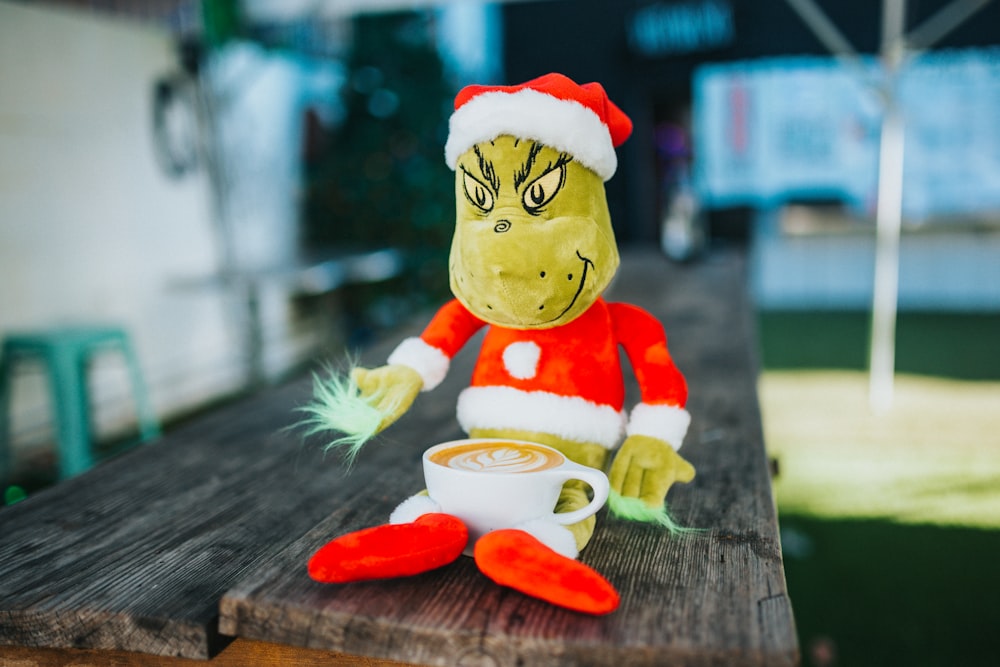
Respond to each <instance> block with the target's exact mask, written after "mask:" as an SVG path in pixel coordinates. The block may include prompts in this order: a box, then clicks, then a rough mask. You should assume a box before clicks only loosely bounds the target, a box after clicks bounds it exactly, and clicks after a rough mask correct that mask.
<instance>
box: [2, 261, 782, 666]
mask: <svg viewBox="0 0 1000 667" xmlns="http://www.w3.org/2000/svg"><path fill="white" fill-rule="evenodd" d="M745 274H746V262H745V257H744V254H743V252H742V251H741V250H740V249H723V250H716V251H714V252H713V253H712V254H710V255H709V256H708V257H707V258H705V259H704V260H703V261H701V262H698V263H694V264H690V265H684V266H678V265H672V264H670V263H668V262H667V261H666V260H664V259H663V258H662V257H661V256H659V255H658V254H657V253H655V252H654V251H632V252H623V262H622V268H621V270H620V273H619V276H618V278H617V279H616V282H615V283H614V285H613V286H612V288H611V290H610V291H609V293H608V297H609V299H613V300H621V301H631V302H633V303H636V304H638V305H641V306H644V307H646V308H648V309H649V310H651V311H652V312H653V313H654V314H656V315H657V316H658V317H660V318H661V320H662V321H663V322H664V324H665V326H666V329H667V335H668V337H669V341H670V348H671V351H672V353H673V355H674V357H675V359H676V360H677V363H678V365H679V366H680V368H681V369H682V370H683V371H684V372H685V374H686V375H687V378H688V383H689V385H690V389H691V394H690V400H689V403H688V408H689V410H690V412H691V414H692V415H693V423H692V426H691V430H690V432H689V435H688V439H687V441H686V444H685V447H684V450H683V451H684V453H685V454H686V456H687V457H688V458H689V459H690V460H691V461H692V462H693V463H694V464H695V466H696V467H697V469H698V476H697V478H696V479H695V481H694V482H692V483H691V484H688V485H679V486H677V487H675V489H674V490H672V491H671V494H670V497H669V500H670V502H671V507H672V509H673V510H674V512H675V514H676V516H677V518H678V519H679V520H680V521H681V522H682V523H683V524H685V525H688V526H692V527H698V528H703V529H705V530H704V531H703V532H701V533H697V534H694V535H691V536H686V537H681V538H671V537H669V536H668V534H667V533H666V532H664V531H662V530H660V529H657V528H654V527H650V526H645V525H638V524H634V523H627V522H623V521H618V520H614V519H611V518H610V517H608V516H607V515H606V513H605V512H603V511H602V512H601V514H600V515H599V520H598V529H597V532H596V533H595V536H594V539H593V541H592V542H591V544H590V545H589V546H588V548H587V549H586V550H585V551H584V553H583V556H582V558H583V560H584V561H585V562H587V563H589V564H590V565H592V566H593V567H595V568H596V569H597V570H599V571H600V572H602V573H604V574H605V575H606V576H607V577H608V578H609V579H610V580H611V582H612V583H614V584H615V586H616V587H617V588H618V590H619V591H620V592H621V594H622V606H621V608H620V609H619V610H618V611H616V612H615V613H613V614H611V615H609V616H604V617H591V616H584V615H580V614H576V613H573V612H569V611H565V610H562V609H558V608H556V607H553V606H550V605H547V604H545V603H542V602H539V601H537V600H534V599H531V598H528V597H525V596H523V595H521V594H519V593H516V592H514V591H512V590H509V589H504V588H500V587H498V586H496V585H495V584H493V583H491V582H490V581H488V580H487V579H486V578H485V577H483V576H482V575H480V574H479V573H478V572H477V571H476V569H475V566H474V565H473V564H472V563H471V561H470V560H469V559H464V558H463V559H460V561H459V562H457V563H454V564H452V565H450V566H448V567H445V568H442V569H440V570H437V571H435V572H431V573H427V574H424V575H420V576H417V577H413V578H410V579H403V580H393V581H381V582H368V583H358V584H351V585H346V586H328V585H320V584H316V583H314V582H312V581H311V580H310V579H309V578H308V576H307V575H306V572H305V563H306V560H307V558H308V556H309V554H310V553H311V552H312V551H313V550H314V549H316V548H317V547H319V546H320V545H322V544H323V543H324V542H325V541H326V540H328V539H330V538H331V537H333V536H335V535H338V534H342V533H344V532H346V531H349V530H353V529H356V528H361V527H365V526H369V525H374V524H377V523H382V522H384V521H385V519H386V517H387V516H388V514H389V512H390V511H391V510H392V508H393V507H394V506H395V504H396V503H398V502H399V501H400V500H401V499H403V498H405V497H406V496H408V495H409V494H410V493H412V492H414V491H416V490H419V489H420V488H421V486H422V475H421V470H420V465H419V460H420V454H421V452H422V451H423V449H424V448H426V447H427V446H429V445H430V444H433V443H435V442H439V441H442V440H446V439H451V438H454V437H459V436H460V435H461V433H460V431H459V429H458V427H457V425H456V422H455V418H454V408H455V398H456V395H457V393H458V392H459V390H460V389H461V388H462V387H463V386H464V384H465V382H466V381H467V379H468V374H469V369H470V368H471V365H472V363H473V360H474V356H473V355H474V350H472V349H467V350H464V351H463V352H462V353H461V354H460V355H459V356H458V357H457V358H456V359H455V361H454V363H453V368H452V372H451V373H450V375H449V377H448V378H447V379H446V380H445V382H444V383H443V384H442V385H441V386H440V387H438V388H437V389H436V390H434V391H433V392H430V393H427V394H423V395H421V397H420V398H419V399H418V403H417V404H416V406H415V409H414V410H413V411H412V412H411V413H410V414H408V415H407V416H406V417H404V418H403V420H402V421H401V422H400V423H398V424H397V425H395V426H394V427H393V428H392V429H391V430H390V431H389V432H388V433H386V434H385V435H384V436H383V437H382V438H381V439H380V440H379V441H378V442H375V443H373V444H371V445H369V446H368V448H367V449H366V450H365V451H363V452H362V454H361V456H360V457H359V459H358V461H357V463H356V465H355V467H354V469H353V470H352V471H351V473H350V474H346V473H345V471H344V470H343V468H342V466H341V465H340V462H339V461H338V460H337V459H335V458H333V457H324V455H323V453H322V451H321V449H320V447H319V443H318V442H316V441H306V442H303V441H302V439H301V437H300V435H299V434H297V433H296V432H294V431H289V430H287V429H286V427H288V426H289V425H291V424H293V423H294V422H295V421H296V419H297V416H296V413H295V408H296V407H297V406H300V405H302V404H304V403H305V402H306V401H307V400H308V398H309V396H310V393H311V379H310V378H302V379H300V380H298V381H294V382H291V383H289V384H286V385H283V386H280V387H277V388H271V389H267V390H264V391H262V392H260V393H258V394H256V395H255V396H253V397H251V398H249V399H246V400H243V401H241V402H239V403H236V404H232V405H229V406H225V407H222V408H220V409H218V410H217V411H214V412H213V413H211V414H209V415H207V416H205V417H203V418H200V419H198V420H197V421H195V422H191V423H188V424H186V425H184V426H182V427H179V428H177V429H176V430H174V431H172V432H171V433H169V434H168V435H166V436H165V437H164V438H162V439H161V440H160V441H159V442H157V443H154V444H153V445H151V446H148V447H145V448H141V449H137V450H133V451H131V452H129V453H127V454H125V455H123V456H121V457H120V458H117V459H114V460H111V461H109V462H106V463H104V464H102V465H100V466H98V467H96V468H95V469H93V470H91V471H90V472H88V473H87V474H85V475H82V476H80V477H78V478H75V479H72V480H70V481H67V482H65V483H62V484H59V485H58V486H55V487H53V488H51V489H49V490H47V491H45V492H43V493H39V494H37V495H35V496H33V497H31V498H29V499H28V500H26V501H24V502H21V503H18V504H16V505H13V506H11V507H7V508H4V509H0V665H4V666H6V665H16V666H17V667H28V666H34V665H69V664H73V665H80V664H115V665H153V664H155V665H161V664H165V665H182V664H198V663H195V662H192V661H191V660H186V659H195V660H210V662H209V663H207V664H209V665H254V664H259V665H279V664H295V665H312V664H344V665H387V664H396V663H393V662H391V661H401V662H405V663H412V664H428V665H606V664H614V665H628V666H629V667H632V666H634V665H666V664H670V665H709V664H711V665H794V664H797V662H798V645H797V641H796V636H795V628H794V622H793V618H792V612H791V605H790V602H789V599H788V596H787V594H786V590H785V580H784V571H783V567H782V559H781V548H780V544H779V541H778V527H777V518H776V513H775V507H774V504H773V499H772V495H771V485H770V478H769V473H768V465H767V460H766V456H765V451H764V445H763V438H762V434H761V425H760V414H759V408H758V403H757V394H756V380H757V364H756V354H755V349H756V341H755V331H754V325H753V319H752V312H751V308H750V304H749V302H748V297H747V292H746V287H745V280H746V275H745ZM422 324H423V322H420V323H414V325H413V326H412V327H410V329H408V330H403V331H399V332H396V335H394V336H393V337H392V339H391V340H386V341H384V342H383V343H381V344H379V345H375V346H373V347H372V348H371V349H369V350H367V351H366V352H365V353H364V355H363V359H362V360H363V361H364V362H365V363H367V364H380V363H382V362H383V361H384V359H385V357H386V355H387V353H388V352H389V351H390V350H391V349H392V347H393V346H394V345H395V344H396V343H397V342H398V340H399V339H400V338H401V337H402V336H404V335H410V334H413V333H416V332H417V331H419V329H420V328H421V326H422ZM471 347H474V346H471ZM630 387H632V389H633V390H634V384H633V383H630ZM635 400H636V396H635V394H634V393H633V394H632V395H631V396H630V399H629V401H630V404H631V403H633V402H635ZM234 638H235V639H234ZM170 656H178V657H176V658H171V657H170ZM202 664H205V663H202Z"/></svg>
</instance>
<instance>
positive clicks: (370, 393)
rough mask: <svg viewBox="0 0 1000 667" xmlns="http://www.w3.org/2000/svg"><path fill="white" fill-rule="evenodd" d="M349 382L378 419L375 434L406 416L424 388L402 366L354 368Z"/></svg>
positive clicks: (410, 372)
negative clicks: (376, 414) (354, 385)
mask: <svg viewBox="0 0 1000 667" xmlns="http://www.w3.org/2000/svg"><path fill="white" fill-rule="evenodd" d="M351 380H353V381H354V384H356V385H357V387H358V389H359V390H360V392H361V398H363V399H364V400H365V401H366V402H367V403H368V404H369V405H371V406H372V407H374V408H375V409H376V410H378V411H379V413H380V414H381V415H382V421H381V422H379V425H378V432H381V431H383V430H385V429H386V428H388V427H389V426H390V425H392V424H393V423H394V422H395V421H396V420H397V419H399V418H400V417H402V416H403V415H404V414H406V411H407V410H409V409H410V406H411V405H413V401H414V400H416V398H417V394H419V393H420V390H421V389H422V388H423V386H424V381H423V379H422V378H421V377H420V374H419V373H417V372H416V371H415V370H413V369H412V368H410V367H409V366H402V365H393V366H381V367H379V368H375V369H367V368H355V369H354V370H352V371H351Z"/></svg>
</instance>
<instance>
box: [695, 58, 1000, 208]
mask: <svg viewBox="0 0 1000 667" xmlns="http://www.w3.org/2000/svg"><path fill="white" fill-rule="evenodd" d="M865 66H866V67H867V68H869V71H870V72H871V77H872V80H875V77H876V76H878V74H879V67H878V64H877V63H876V62H875V61H874V60H867V61H865ZM897 96H898V100H899V104H900V107H901V108H902V110H903V116H904V123H905V139H904V144H905V147H904V153H903V154H904V197H903V209H904V215H906V217H907V218H908V219H911V220H920V219H924V218H928V217H931V216H949V215H963V214H973V213H981V212H983V211H1000V121H998V119H1000V49H989V50H982V51H963V52H942V53H936V54H927V55H924V56H921V57H919V58H917V59H916V60H914V61H913V62H912V63H910V64H909V65H908V66H907V67H906V68H905V69H904V70H903V71H902V72H900V74H899V79H898V81H897ZM694 97H695V99H694V136H695V168H696V177H697V184H698V188H699V192H700V194H701V195H702V197H703V198H704V200H705V202H706V203H707V204H708V205H710V206H730V205H772V204H777V203H781V202H782V201H787V200H789V199H794V198H797V199H808V198H818V197H822V198H831V197H834V198H840V199H842V200H844V201H846V202H848V203H850V204H853V205H854V206H855V207H857V208H859V209H861V210H862V211H864V212H867V213H870V212H872V211H874V207H875V197H876V191H877V179H878V150H879V132H880V125H881V114H882V110H881V106H880V104H879V102H878V100H877V98H876V96H875V93H874V91H873V90H872V89H871V88H870V87H869V86H868V85H866V84H865V83H864V82H862V81H861V80H859V78H858V76H857V75H856V74H854V73H853V72H851V71H849V70H847V69H846V68H845V67H843V66H842V65H840V64H839V63H837V62H836V61H834V60H833V59H832V58H784V59H775V60H763V61H756V62H746V63H730V64H725V65H710V66H704V67H702V68H699V70H698V71H697V72H696V74H695V87H694Z"/></svg>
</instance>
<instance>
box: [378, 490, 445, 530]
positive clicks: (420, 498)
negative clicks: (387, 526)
mask: <svg viewBox="0 0 1000 667" xmlns="http://www.w3.org/2000/svg"><path fill="white" fill-rule="evenodd" d="M440 511H441V506H440V505H438V504H437V501H435V500H433V499H432V498H431V497H430V496H428V495H425V494H423V493H418V494H417V495H415V496H410V497H409V498H407V499H406V500H404V501H403V502H401V503H399V505H398V506H397V507H396V509H394V510H393V511H392V514H390V515H389V523H413V522H414V521H416V520H417V519H419V518H420V517H422V516H423V515H425V514H437V513H438V512H440Z"/></svg>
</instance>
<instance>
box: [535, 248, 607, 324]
mask: <svg viewBox="0 0 1000 667" xmlns="http://www.w3.org/2000/svg"><path fill="white" fill-rule="evenodd" d="M576 256H577V257H579V258H580V261H582V262H583V273H582V274H581V275H580V282H579V284H578V285H577V286H576V293H575V294H574V295H573V298H572V299H571V300H570V302H569V305H568V306H566V307H565V308H563V310H562V312H561V313H559V314H558V315H556V316H555V317H553V318H552V319H550V320H545V321H544V322H542V324H548V323H549V322H555V321H556V320H559V319H561V318H562V316H563V315H565V314H566V313H568V312H569V311H570V310H571V309H572V308H573V306H575V305H576V301H577V299H579V298H580V295H581V294H582V293H583V286H584V285H585V284H586V283H587V272H588V271H589V270H590V269H591V268H593V266H594V263H593V262H592V261H591V260H590V259H589V258H587V257H584V256H583V255H581V254H580V251H579V250H577V251H576Z"/></svg>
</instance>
